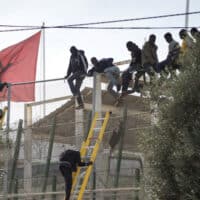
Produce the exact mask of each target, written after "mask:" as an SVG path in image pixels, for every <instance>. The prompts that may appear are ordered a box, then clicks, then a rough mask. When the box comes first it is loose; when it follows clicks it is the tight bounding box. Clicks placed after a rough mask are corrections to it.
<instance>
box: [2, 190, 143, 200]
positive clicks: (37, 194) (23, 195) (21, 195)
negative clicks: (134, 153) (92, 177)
mask: <svg viewBox="0 0 200 200" xmlns="http://www.w3.org/2000/svg"><path fill="white" fill-rule="evenodd" d="M119 191H120V192H125V191H140V187H121V188H101V189H96V190H86V191H85V193H86V194H90V193H101V192H119ZM52 194H57V195H64V194H65V192H64V191H57V192H35V193H21V194H9V195H8V198H13V197H26V196H40V195H52ZM3 198H4V195H0V199H3Z"/></svg>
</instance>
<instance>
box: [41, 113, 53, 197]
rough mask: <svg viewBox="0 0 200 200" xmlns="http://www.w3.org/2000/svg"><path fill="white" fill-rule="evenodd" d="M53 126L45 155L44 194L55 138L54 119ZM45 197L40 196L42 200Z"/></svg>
mask: <svg viewBox="0 0 200 200" xmlns="http://www.w3.org/2000/svg"><path fill="white" fill-rule="evenodd" d="M52 123H53V126H52V129H51V133H50V137H49V148H48V154H47V161H46V166H45V172H44V183H43V187H42V192H46V188H47V180H48V176H49V167H50V162H51V155H52V151H53V143H54V136H55V128H56V117H54V118H53V122H52ZM44 197H45V195H42V199H44Z"/></svg>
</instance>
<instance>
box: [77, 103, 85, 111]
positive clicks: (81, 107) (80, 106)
mask: <svg viewBox="0 0 200 200" xmlns="http://www.w3.org/2000/svg"><path fill="white" fill-rule="evenodd" d="M75 109H76V110H80V109H84V104H80V105H78V106H76V108H75Z"/></svg>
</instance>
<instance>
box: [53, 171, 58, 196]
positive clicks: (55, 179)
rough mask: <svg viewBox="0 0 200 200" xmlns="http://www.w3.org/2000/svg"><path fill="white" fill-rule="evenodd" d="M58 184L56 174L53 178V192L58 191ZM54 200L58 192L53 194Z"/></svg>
mask: <svg viewBox="0 0 200 200" xmlns="http://www.w3.org/2000/svg"><path fill="white" fill-rule="evenodd" d="M56 184H57V177H56V175H54V176H53V179H52V192H56ZM52 200H56V194H52Z"/></svg>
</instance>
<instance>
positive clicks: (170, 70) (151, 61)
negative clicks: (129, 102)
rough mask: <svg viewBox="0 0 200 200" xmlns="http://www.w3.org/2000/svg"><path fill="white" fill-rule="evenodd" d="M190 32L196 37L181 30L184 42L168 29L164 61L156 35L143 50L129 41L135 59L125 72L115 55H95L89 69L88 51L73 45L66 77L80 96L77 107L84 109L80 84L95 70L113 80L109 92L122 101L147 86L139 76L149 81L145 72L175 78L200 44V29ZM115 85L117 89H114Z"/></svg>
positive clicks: (109, 85)
mask: <svg viewBox="0 0 200 200" xmlns="http://www.w3.org/2000/svg"><path fill="white" fill-rule="evenodd" d="M190 34H191V36H192V37H191V36H190V35H189V34H188V32H187V30H185V29H181V30H180V32H179V36H180V38H181V39H182V44H181V45H179V43H178V42H177V41H175V40H174V39H173V36H172V34H171V33H169V32H167V33H166V34H164V39H165V40H166V42H167V43H168V54H167V56H166V59H164V60H163V61H161V62H159V61H158V56H157V49H158V47H157V45H156V35H154V34H152V35H150V36H149V39H148V41H146V42H145V43H144V45H143V47H142V49H140V48H139V47H138V46H137V44H136V43H134V42H132V41H128V42H127V43H126V47H127V49H128V51H130V53H131V62H130V64H129V66H128V68H127V69H126V70H125V71H123V72H122V74H120V70H119V68H118V67H117V66H116V65H115V64H114V63H113V58H103V59H100V60H98V59H97V58H96V57H92V58H91V63H92V65H93V67H92V68H91V69H90V70H87V69H88V61H87V58H86V56H85V54H84V51H83V50H78V49H77V48H76V47H75V46H72V47H71V48H70V52H71V57H70V62H69V67H68V71H67V75H66V76H65V78H66V79H67V80H68V83H69V87H70V90H71V92H72V94H73V95H74V96H75V97H77V102H78V106H77V107H76V108H77V109H82V108H84V103H83V99H82V97H81V93H80V87H81V84H82V82H83V80H84V78H85V77H86V76H93V75H94V73H95V72H97V73H104V74H105V76H106V77H107V79H108V82H109V83H108V87H107V89H108V92H109V93H110V94H111V95H112V96H113V97H114V98H115V99H116V100H117V101H118V100H122V99H123V98H124V97H125V96H126V95H127V94H130V93H133V92H140V90H141V88H142V86H143V85H142V84H140V83H139V79H140V78H141V77H142V76H143V77H144V83H146V79H145V74H148V75H149V77H150V83H151V82H152V79H153V77H154V76H155V74H156V73H158V74H160V76H161V78H163V77H165V75H169V74H170V77H171V78H173V77H174V76H176V70H180V71H181V70H183V69H182V65H183V62H184V63H186V64H187V63H188V60H189V59H190V56H191V52H192V49H193V48H194V47H195V46H199V42H200V31H199V30H198V29H197V28H192V29H191V30H190ZM188 64H189V63H188ZM133 74H134V75H135V79H134V86H133V87H132V89H131V90H128V88H129V84H130V82H131V81H132V77H133ZM114 87H116V88H115V89H114ZM120 91H121V92H120Z"/></svg>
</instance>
